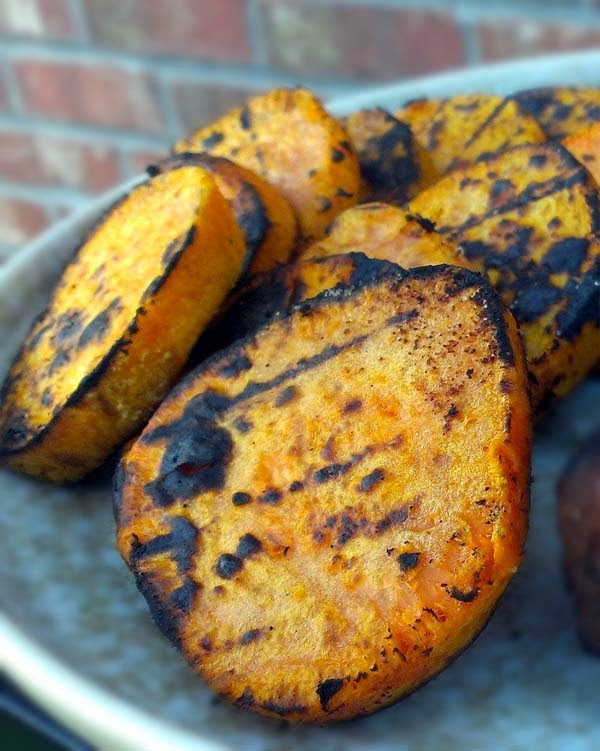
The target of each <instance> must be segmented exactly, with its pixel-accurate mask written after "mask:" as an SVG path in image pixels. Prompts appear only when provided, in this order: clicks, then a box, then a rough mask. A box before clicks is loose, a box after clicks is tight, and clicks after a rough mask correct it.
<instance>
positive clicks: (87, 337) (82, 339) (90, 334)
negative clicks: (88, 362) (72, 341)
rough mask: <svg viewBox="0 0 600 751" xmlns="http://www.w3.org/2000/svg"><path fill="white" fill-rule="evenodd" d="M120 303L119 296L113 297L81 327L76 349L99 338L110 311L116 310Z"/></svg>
mask: <svg viewBox="0 0 600 751" xmlns="http://www.w3.org/2000/svg"><path fill="white" fill-rule="evenodd" d="M120 304H121V298H120V297H115V298H114V299H113V300H112V301H111V302H110V303H109V305H107V307H106V308H104V310H102V311H100V313H98V315H97V316H96V317H95V318H93V319H92V320H91V321H90V322H89V323H88V325H87V326H86V327H85V328H84V329H83V331H82V332H81V335H80V336H79V340H78V342H77V349H82V348H84V347H86V346H87V345H88V344H89V343H90V342H93V341H95V340H101V339H102V337H103V336H104V334H105V333H106V331H107V329H108V327H109V325H110V317H111V313H112V312H113V311H114V310H117V309H118V308H119V306H120Z"/></svg>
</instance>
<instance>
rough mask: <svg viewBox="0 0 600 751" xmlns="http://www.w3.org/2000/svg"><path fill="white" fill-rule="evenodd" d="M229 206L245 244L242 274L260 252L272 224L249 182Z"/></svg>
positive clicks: (263, 205)
mask: <svg viewBox="0 0 600 751" xmlns="http://www.w3.org/2000/svg"><path fill="white" fill-rule="evenodd" d="M231 206H232V208H233V211H234V214H235V218H236V221H237V223H238V226H239V228H240V229H241V230H242V234H243V235H244V240H245V242H246V258H245V259H244V265H243V268H242V273H245V272H246V271H247V269H248V267H249V266H250V264H251V263H252V261H253V260H254V258H255V257H256V255H257V253H258V252H259V251H260V248H261V245H262V244H263V243H264V241H265V238H266V237H267V235H268V233H269V230H270V229H271V227H272V223H271V220H270V218H269V214H268V212H267V207H266V206H265V204H264V202H263V200H262V198H261V196H260V193H259V192H258V190H257V189H256V188H255V186H254V185H252V184H251V183H249V182H244V184H243V185H242V188H241V190H240V191H239V192H238V193H237V194H236V196H235V197H234V199H233V200H232V201H231Z"/></svg>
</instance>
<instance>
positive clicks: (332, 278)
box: [188, 253, 395, 368]
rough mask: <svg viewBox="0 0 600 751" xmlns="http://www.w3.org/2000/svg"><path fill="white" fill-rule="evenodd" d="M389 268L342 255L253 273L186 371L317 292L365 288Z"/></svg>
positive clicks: (209, 331)
mask: <svg viewBox="0 0 600 751" xmlns="http://www.w3.org/2000/svg"><path fill="white" fill-rule="evenodd" d="M394 268H395V267H394V266H393V265H392V264H390V263H387V262H385V261H377V260H373V259H372V258H367V256H365V255H364V254H363V253H343V254H342V255H329V256H323V257H322V258H301V259H299V260H298V261H296V262H294V263H288V264H284V265H281V266H278V267H277V268H276V269H274V270H273V271H270V272H265V273H261V274H254V275H253V276H251V277H249V278H247V279H246V280H245V281H244V282H243V283H242V284H240V285H238V286H237V287H236V289H235V290H234V291H233V292H232V293H231V294H230V295H229V297H228V300H227V303H228V304H227V307H226V308H225V310H223V311H222V312H221V314H220V315H219V316H218V317H217V319H216V320H215V321H214V322H213V323H212V324H211V325H210V326H209V327H208V328H207V329H206V331H205V332H204V333H203V334H202V336H201V337H200V338H199V339H198V342H197V343H196V345H195V346H194V349H193V350H192V353H191V355H190V359H189V362H188V366H189V367H190V368H191V367H196V366H197V365H199V364H200V363H201V362H202V361H203V360H205V359H206V358H207V357H208V356H209V355H211V354H212V353H214V352H216V351H217V350H220V349H224V348H225V347H228V346H229V345H230V344H233V342H235V341H237V340H238V339H242V338H244V337H245V336H248V335H249V334H255V333H256V332H257V331H258V330H259V329H261V328H262V327H263V326H265V325H266V324H267V323H268V322H269V321H271V320H272V319H273V318H274V317H275V316H276V315H278V314H282V313H287V312H289V311H290V310H291V308H293V307H294V305H298V304H299V303H301V302H304V301H305V300H310V299H311V298H313V297H316V296H317V295H319V294H320V293H321V292H325V291H326V290H329V289H335V288H336V287H339V286H340V285H345V286H350V287H352V286H355V285H357V284H364V283H365V282H367V281H368V280H370V279H376V278H378V277H380V276H382V275H385V274H389V273H390V271H392V270H393V269H394Z"/></svg>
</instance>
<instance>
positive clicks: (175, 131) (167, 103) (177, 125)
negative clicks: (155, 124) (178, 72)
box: [155, 75, 184, 141]
mask: <svg viewBox="0 0 600 751" xmlns="http://www.w3.org/2000/svg"><path fill="white" fill-rule="evenodd" d="M155 80H156V85H155V94H156V99H157V101H158V106H159V107H160V109H161V112H162V116H163V122H164V123H165V126H166V130H167V132H168V134H169V139H170V140H171V141H175V140H177V138H180V137H181V134H182V132H183V130H184V128H183V127H182V125H183V124H182V122H181V117H180V115H179V114H178V113H177V109H176V107H175V103H174V102H173V96H172V94H171V92H170V90H169V86H168V84H167V82H166V81H165V80H164V79H163V77H162V76H160V75H157V76H156V78H155Z"/></svg>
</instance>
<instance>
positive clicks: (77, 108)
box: [14, 59, 164, 133]
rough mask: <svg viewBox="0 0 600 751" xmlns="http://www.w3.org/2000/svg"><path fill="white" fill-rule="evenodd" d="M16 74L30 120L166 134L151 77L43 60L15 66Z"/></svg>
mask: <svg viewBox="0 0 600 751" xmlns="http://www.w3.org/2000/svg"><path fill="white" fill-rule="evenodd" d="M14 69H15V74H16V77H17V81H18V84H19V85H20V87H21V92H22V97H23V101H24V105H25V108H26V110H27V111H28V112H29V113H31V114H34V115H41V116H43V117H47V118H51V119H54V120H63V121H71V122H78V123H86V124H91V125H99V126H104V127H114V128H125V129H132V130H138V131H145V132H148V133H160V132H161V131H162V130H163V127H164V125H163V120H162V115H161V113H160V109H159V105H158V101H157V98H156V94H155V90H154V85H153V79H152V76H151V75H150V74H149V73H143V72H138V71H136V70H131V69H128V68H124V67H118V66H116V65H101V64H85V65H83V64H76V63H75V62H64V63H63V62H56V61H51V60H42V59H40V60H23V59H22V60H17V61H16V62H15V63H14Z"/></svg>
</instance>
